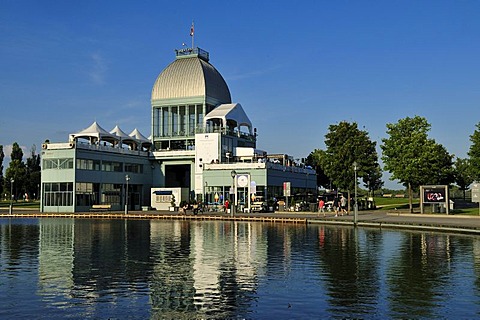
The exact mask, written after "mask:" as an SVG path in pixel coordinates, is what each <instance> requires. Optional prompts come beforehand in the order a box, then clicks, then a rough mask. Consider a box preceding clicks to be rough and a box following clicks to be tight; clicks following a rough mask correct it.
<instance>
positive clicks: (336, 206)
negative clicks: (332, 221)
mask: <svg viewBox="0 0 480 320" xmlns="http://www.w3.org/2000/svg"><path fill="white" fill-rule="evenodd" d="M339 205H340V201H338V197H335V198H333V210H335V217H338V206H339Z"/></svg>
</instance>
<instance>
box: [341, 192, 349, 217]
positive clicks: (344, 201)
mask: <svg viewBox="0 0 480 320" xmlns="http://www.w3.org/2000/svg"><path fill="white" fill-rule="evenodd" d="M340 207H341V210H342V216H343V214H344V213H346V214H347V215H348V212H347V198H345V197H344V196H343V195H342V197H341V198H340Z"/></svg>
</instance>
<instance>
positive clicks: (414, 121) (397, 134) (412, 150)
mask: <svg viewBox="0 0 480 320" xmlns="http://www.w3.org/2000/svg"><path fill="white" fill-rule="evenodd" d="M429 130H430V124H429V123H428V122H427V120H426V119H425V118H423V117H419V116H415V117H413V118H410V117H406V118H404V119H400V120H399V121H398V122H397V123H395V124H391V123H389V124H387V134H388V135H389V138H386V139H382V142H383V144H382V145H381V148H382V151H383V155H382V160H383V162H384V164H385V167H384V169H385V170H386V171H388V172H390V173H391V174H392V176H391V178H390V179H392V180H395V179H397V180H399V181H400V182H401V183H402V184H403V185H404V186H405V187H406V188H408V198H409V206H410V212H413V204H412V203H413V199H412V198H413V197H412V191H413V190H418V188H419V187H420V186H421V185H424V184H439V183H441V184H449V183H451V182H453V179H454V176H453V156H451V155H450V154H449V153H448V152H447V150H446V149H445V148H444V147H443V146H442V145H440V144H437V143H436V142H435V140H433V139H429V138H428V134H427V132H428V131H429Z"/></svg>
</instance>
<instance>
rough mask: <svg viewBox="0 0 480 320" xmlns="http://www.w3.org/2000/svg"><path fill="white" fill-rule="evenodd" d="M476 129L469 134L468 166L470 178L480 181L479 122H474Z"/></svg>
mask: <svg viewBox="0 0 480 320" xmlns="http://www.w3.org/2000/svg"><path fill="white" fill-rule="evenodd" d="M476 127H477V128H476V129H475V131H474V132H473V134H472V135H471V136H470V141H471V142H472V144H471V145H470V150H469V151H468V156H469V157H470V159H469V162H470V168H471V174H472V179H473V180H474V181H480V122H479V123H477V124H476Z"/></svg>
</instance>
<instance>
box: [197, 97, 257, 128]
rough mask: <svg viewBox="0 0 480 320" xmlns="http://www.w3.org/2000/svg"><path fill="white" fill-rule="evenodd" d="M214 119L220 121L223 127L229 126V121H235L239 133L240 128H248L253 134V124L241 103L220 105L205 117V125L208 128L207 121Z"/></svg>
mask: <svg viewBox="0 0 480 320" xmlns="http://www.w3.org/2000/svg"><path fill="white" fill-rule="evenodd" d="M213 119H220V120H221V121H222V127H226V126H227V121H228V120H231V121H235V122H236V125H237V129H238V131H240V127H242V126H246V127H247V128H248V131H249V133H250V134H253V132H252V122H251V121H250V119H248V116H247V114H246V113H245V111H244V110H243V108H242V105H241V104H240V103H229V104H221V105H219V106H218V107H216V108H215V109H213V110H212V111H210V112H209V113H208V114H207V115H206V116H205V119H204V125H205V126H206V124H207V121H208V120H213Z"/></svg>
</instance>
